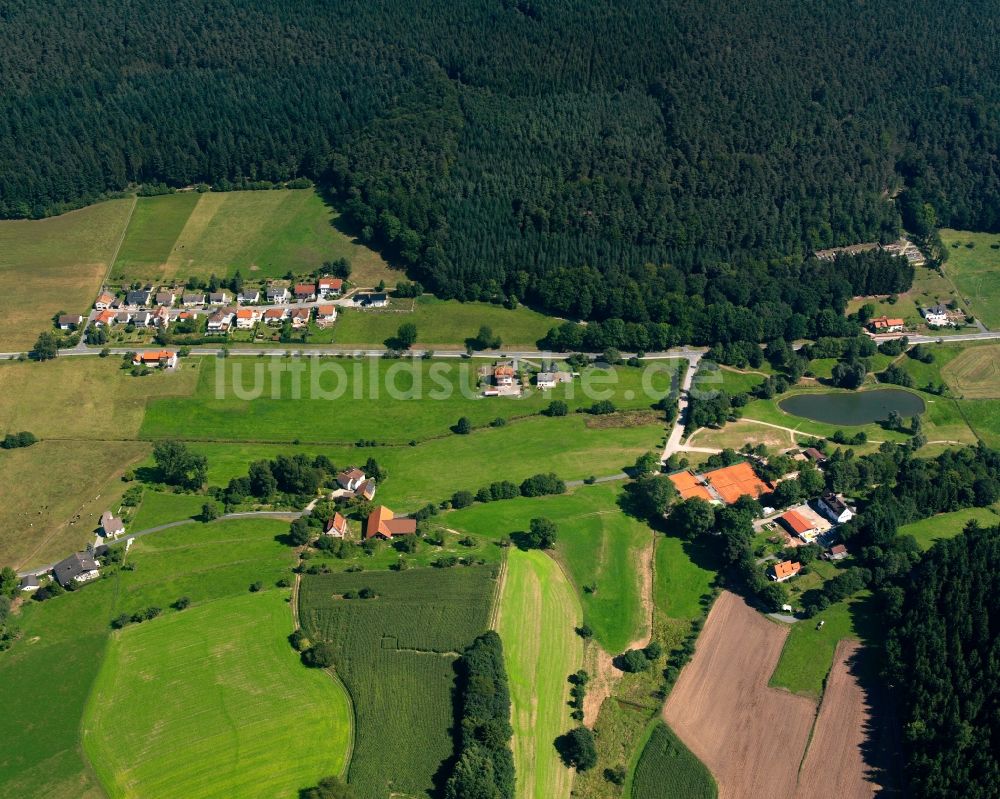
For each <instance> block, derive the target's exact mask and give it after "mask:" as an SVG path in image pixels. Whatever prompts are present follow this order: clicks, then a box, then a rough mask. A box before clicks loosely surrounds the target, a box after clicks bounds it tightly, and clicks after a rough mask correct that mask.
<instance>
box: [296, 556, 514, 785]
mask: <svg viewBox="0 0 1000 799" xmlns="http://www.w3.org/2000/svg"><path fill="white" fill-rule="evenodd" d="M494 569H495V567H489V566H466V567H455V568H452V569H410V570H408V571H403V572H400V573H394V572H388V571H383V572H362V573H354V574H331V575H316V576H312V575H305V576H304V577H303V579H302V587H301V592H300V603H299V606H300V612H301V619H302V626H303V628H304V629H305V631H306V633H307V634H308V635H309V637H310V638H311V639H312V640H314V641H317V640H326V641H330V642H331V643H332V644H333V645H334V647H335V649H336V661H335V664H334V667H333V668H334V671H335V672H336V673H337V675H338V676H339V677H340V678H341V679H342V680H343V681H344V684H345V685H346V686H347V690H348V692H349V693H350V696H351V699H352V700H353V702H354V712H355V723H356V728H355V739H354V751H353V755H352V757H351V764H350V769H349V771H348V780H349V782H350V783H351V784H352V785H353V786H354V789H355V791H356V793H357V795H358V797H359V798H360V799H385V798H386V797H387V796H389V795H390V794H392V795H395V796H399V797H403V796H405V797H411V796H413V797H416V796H424V795H425V794H426V793H427V792H428V791H429V790H430V789H431V787H432V784H433V780H434V775H435V774H437V773H438V770H439V769H440V768H441V766H442V763H443V762H444V761H445V760H447V759H448V758H450V757H451V756H452V754H453V753H454V751H455V741H454V739H453V737H452V726H453V724H454V721H455V715H454V709H453V706H452V698H453V689H454V685H455V670H454V661H455V659H456V657H457V656H458V653H459V652H461V651H462V650H463V649H464V648H465V647H466V646H468V645H469V644H470V643H471V642H472V640H473V639H474V638H475V637H476V636H477V635H479V634H480V633H482V632H483V631H484V630H485V629H486V628H487V626H488V623H489V621H488V620H489V616H490V607H491V604H492V600H493V594H494V591H495V588H496V581H495V580H494V579H493V574H494ZM365 587H370V588H372V589H374V591H375V592H376V594H377V598H376V599H369V600H364V599H343V598H341V597H342V595H343V594H344V592H345V591H355V592H356V591H358V590H360V589H361V588H365ZM309 744H310V745H313V746H315V745H322V741H313V740H310V741H309Z"/></svg>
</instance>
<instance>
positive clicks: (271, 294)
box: [264, 286, 288, 305]
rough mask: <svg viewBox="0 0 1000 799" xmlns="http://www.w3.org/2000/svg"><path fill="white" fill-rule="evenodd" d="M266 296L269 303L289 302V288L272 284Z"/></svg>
mask: <svg viewBox="0 0 1000 799" xmlns="http://www.w3.org/2000/svg"><path fill="white" fill-rule="evenodd" d="M264 296H266V297H267V301H268V302H269V303H272V304H275V305H277V304H280V303H283V302H288V289H286V288H285V287H284V286H271V287H270V288H269V289H268V290H267V292H266V293H265V295H264Z"/></svg>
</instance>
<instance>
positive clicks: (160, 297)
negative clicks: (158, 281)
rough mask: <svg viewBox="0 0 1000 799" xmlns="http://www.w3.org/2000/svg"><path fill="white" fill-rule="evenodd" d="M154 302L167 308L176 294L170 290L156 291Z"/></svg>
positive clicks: (175, 297) (172, 302)
mask: <svg viewBox="0 0 1000 799" xmlns="http://www.w3.org/2000/svg"><path fill="white" fill-rule="evenodd" d="M155 299H156V304H157V305H166V306H167V307H168V308H169V307H170V306H171V305H173V304H174V301H175V300H176V299H177V295H176V294H174V293H173V292H172V291H158V292H156V298H155Z"/></svg>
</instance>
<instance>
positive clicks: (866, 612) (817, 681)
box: [770, 591, 880, 699]
mask: <svg viewBox="0 0 1000 799" xmlns="http://www.w3.org/2000/svg"><path fill="white" fill-rule="evenodd" d="M873 604H874V600H873V598H872V596H871V595H870V594H869V593H868V592H867V591H862V592H861V593H859V594H857V595H855V596H854V597H851V598H850V599H846V600H844V601H843V602H838V603H837V604H835V605H831V606H830V607H829V608H827V609H826V610H824V611H823V612H822V613H818V614H817V615H816V617H815V618H813V619H806V620H804V621H800V622H797V623H795V624H793V625H792V629H791V632H790V633H789V635H788V639H787V640H786V641H785V647H784V649H782V650H781V658H780V659H779V660H778V665H777V666H776V667H775V669H774V674H772V675H771V681H770V684H771V686H773V687H775V688H786V689H788V690H789V691H791V692H792V693H796V694H803V695H805V696H810V697H814V698H817V699H818V698H819V697H820V696H821V695H822V694H823V683H824V682H825V680H826V676H827V674H829V673H830V668H831V667H832V666H833V654H834V651H835V650H836V648H837V642H838V641H840V640H841V639H843V638H861V639H862V640H864V639H865V638H868V637H871V636H872V633H873V631H874V630H875V629H876V625H878V624H879V623H880V622H879V620H878V619H877V617H876V615H875V614H876V611H875V609H874V608H873V607H872V605H873ZM820 621H824V622H826V623H825V624H824V625H823V627H822V629H817V625H818V623H819V622H820Z"/></svg>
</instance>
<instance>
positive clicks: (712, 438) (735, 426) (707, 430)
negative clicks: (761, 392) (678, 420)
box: [687, 419, 797, 458]
mask: <svg viewBox="0 0 1000 799" xmlns="http://www.w3.org/2000/svg"><path fill="white" fill-rule="evenodd" d="M747 442H751V443H753V444H755V445H756V444H764V445H765V446H766V447H767V448H768V449H772V450H777V451H779V452H780V451H781V450H785V449H788V448H789V447H794V446H795V445H796V443H797V442H796V436H795V434H794V433H790V432H788V431H787V430H778V429H777V428H774V427H768V426H767V425H764V424H760V423H759V422H756V421H754V420H752V419H740V420H737V421H735V422H730V423H729V424H727V425H726V426H725V427H721V428H719V429H718V430H716V429H713V428H711V427H703V428H702V429H701V430H699V431H698V432H697V433H692V434H691V436H690V437H689V438H688V440H687V443H688V444H690V445H691V446H693V447H713V448H715V449H735V450H738V449H740V448H741V447H742V446H743V445H744V444H746V443H747ZM692 454H694V453H692ZM687 457H689V458H690V457H691V456H690V455H689V456H687Z"/></svg>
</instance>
